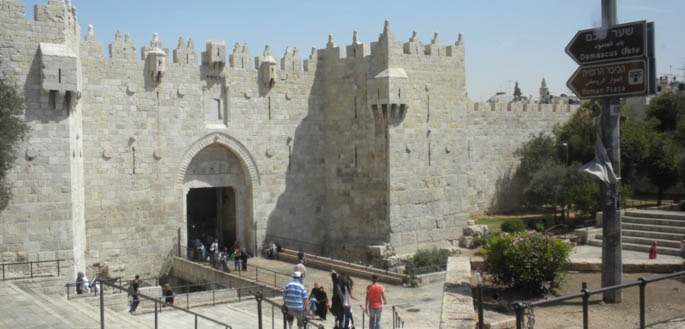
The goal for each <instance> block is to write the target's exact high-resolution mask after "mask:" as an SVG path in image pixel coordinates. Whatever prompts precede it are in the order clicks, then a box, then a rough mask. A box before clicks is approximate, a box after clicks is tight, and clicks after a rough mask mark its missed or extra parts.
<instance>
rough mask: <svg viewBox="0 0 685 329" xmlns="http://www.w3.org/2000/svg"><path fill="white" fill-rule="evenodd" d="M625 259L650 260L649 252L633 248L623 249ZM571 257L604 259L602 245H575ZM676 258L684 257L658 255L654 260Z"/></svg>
mask: <svg viewBox="0 0 685 329" xmlns="http://www.w3.org/2000/svg"><path fill="white" fill-rule="evenodd" d="M622 255H623V259H645V260H649V254H648V253H646V252H641V251H631V250H625V249H624V250H623V254H622ZM570 257H571V259H574V258H595V259H602V247H595V246H589V245H584V246H576V247H573V250H572V251H571V255H570ZM662 259H664V260H676V259H682V258H681V257H677V256H671V255H657V258H656V260H652V261H654V262H658V261H659V260H662Z"/></svg>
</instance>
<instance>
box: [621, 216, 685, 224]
mask: <svg viewBox="0 0 685 329" xmlns="http://www.w3.org/2000/svg"><path fill="white" fill-rule="evenodd" d="M621 221H622V222H623V223H635V224H650V225H661V226H671V227H685V220H676V219H663V218H651V217H650V218H647V217H633V216H621Z"/></svg>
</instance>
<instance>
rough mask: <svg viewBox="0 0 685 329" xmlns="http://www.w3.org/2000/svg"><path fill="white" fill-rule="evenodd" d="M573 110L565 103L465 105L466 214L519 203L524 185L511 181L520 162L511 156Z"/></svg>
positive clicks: (574, 106) (561, 120)
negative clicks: (467, 190)
mask: <svg viewBox="0 0 685 329" xmlns="http://www.w3.org/2000/svg"><path fill="white" fill-rule="evenodd" d="M577 109H578V106H577V105H568V104H523V103H512V104H503V103H474V104H469V106H468V109H467V115H466V126H465V136H464V137H465V139H466V143H467V148H466V152H465V153H464V156H465V157H466V159H467V160H468V161H467V163H468V187H469V195H468V202H469V205H470V208H469V213H470V214H474V215H475V214H483V213H488V212H494V211H498V210H508V209H512V208H513V207H514V206H515V205H516V204H518V203H519V202H520V201H521V200H520V193H519V192H520V189H521V188H522V186H521V183H520V182H517V181H515V180H514V179H513V175H514V173H515V172H516V169H517V167H518V161H519V159H518V158H517V157H515V156H514V152H516V150H517V149H518V148H519V147H520V146H521V145H522V144H523V143H524V142H526V141H528V140H529V139H530V138H531V137H532V136H534V135H537V134H538V133H539V132H548V133H551V131H552V129H553V127H554V126H555V125H557V124H561V123H563V122H566V121H568V119H570V117H571V115H573V113H574V112H575V111H576V110H577ZM517 191H518V192H517Z"/></svg>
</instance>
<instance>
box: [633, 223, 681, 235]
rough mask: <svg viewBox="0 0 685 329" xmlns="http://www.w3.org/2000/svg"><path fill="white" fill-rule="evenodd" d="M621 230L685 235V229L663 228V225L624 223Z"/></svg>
mask: <svg viewBox="0 0 685 329" xmlns="http://www.w3.org/2000/svg"><path fill="white" fill-rule="evenodd" d="M621 228H623V229H624V230H639V231H650V232H666V233H673V234H681V235H685V227H677V226H675V227H674V226H663V225H650V224H636V223H623V224H622V225H621Z"/></svg>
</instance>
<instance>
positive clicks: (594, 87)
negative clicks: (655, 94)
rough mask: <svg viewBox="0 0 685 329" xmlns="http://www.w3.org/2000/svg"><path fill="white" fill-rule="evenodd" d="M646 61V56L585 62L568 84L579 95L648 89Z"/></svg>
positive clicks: (624, 93)
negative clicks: (598, 62)
mask: <svg viewBox="0 0 685 329" xmlns="http://www.w3.org/2000/svg"><path fill="white" fill-rule="evenodd" d="M648 76H649V75H648V71H647V62H646V61H645V60H644V59H639V60H632V61H624V62H614V63H606V64H600V65H583V66H581V67H579V68H578V69H577V70H576V72H575V73H573V76H571V79H569V81H568V83H567V85H568V87H569V88H570V89H571V90H573V92H575V93H576V95H578V97H580V98H600V97H616V96H629V95H643V94H646V93H647V80H648Z"/></svg>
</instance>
